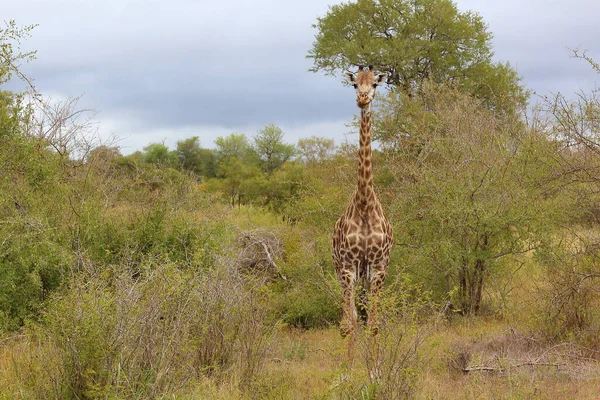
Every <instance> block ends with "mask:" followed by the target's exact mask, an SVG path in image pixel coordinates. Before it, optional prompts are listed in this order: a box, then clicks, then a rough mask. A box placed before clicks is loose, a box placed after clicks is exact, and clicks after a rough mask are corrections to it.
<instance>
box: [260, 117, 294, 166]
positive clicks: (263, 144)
mask: <svg viewBox="0 0 600 400" xmlns="http://www.w3.org/2000/svg"><path fill="white" fill-rule="evenodd" d="M254 151H255V152H256V155H257V156H258V158H260V164H261V167H262V170H263V171H264V172H266V173H267V174H269V175H270V174H272V173H273V171H274V170H275V169H277V168H279V167H281V166H282V165H283V163H285V162H286V161H288V160H289V159H291V158H292V157H293V156H294V155H295V154H296V148H295V147H294V146H292V145H290V144H286V143H284V141H283V131H282V130H281V128H279V127H278V126H275V125H273V124H270V125H267V126H265V127H264V128H263V129H261V130H260V131H258V133H257V134H256V136H255V137H254Z"/></svg>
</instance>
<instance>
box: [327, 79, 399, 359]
mask: <svg viewBox="0 0 600 400" xmlns="http://www.w3.org/2000/svg"><path fill="white" fill-rule="evenodd" d="M346 75H347V78H348V81H349V82H350V83H351V84H352V85H353V86H354V87H355V88H356V91H357V105H358V107H359V108H360V109H361V119H360V149H359V153H358V156H359V157H358V160H359V163H358V182H357V188H356V190H355V192H354V194H353V195H352V197H351V198H350V203H349V204H348V207H347V209H346V212H345V213H344V214H343V215H342V216H341V217H340V218H339V219H338V221H337V222H336V224H335V228H334V232H333V240H332V242H333V246H332V256H333V263H334V265H335V269H336V276H337V278H338V281H339V282H340V285H341V286H342V292H343V297H344V303H343V313H342V322H341V326H340V329H341V334H342V336H344V337H346V336H350V337H349V342H348V356H349V359H350V361H352V358H353V352H354V341H355V335H356V326H357V324H358V314H357V310H356V304H355V291H356V289H357V286H359V287H360V288H361V289H362V290H364V291H366V292H367V293H368V295H369V301H368V306H367V312H368V316H367V328H368V330H369V331H370V332H371V333H372V334H374V335H375V334H377V331H378V327H379V326H378V325H379V322H378V315H377V310H378V298H379V292H380V290H381V288H382V286H383V282H384V280H385V276H386V274H387V268H388V265H389V261H390V251H391V248H392V243H393V232H392V227H391V225H390V223H389V222H388V220H387V219H386V217H385V215H384V213H383V209H382V207H381V203H380V202H379V200H378V198H377V195H376V194H375V190H374V189H373V170H372V152H371V127H372V120H371V101H372V100H373V97H374V96H375V87H376V86H377V84H379V83H380V82H381V81H382V80H383V77H384V75H375V74H374V73H373V69H372V67H370V68H369V69H366V70H365V69H363V68H362V67H361V68H359V72H358V74H357V76H356V77H355V76H354V74H352V73H347V74H346Z"/></svg>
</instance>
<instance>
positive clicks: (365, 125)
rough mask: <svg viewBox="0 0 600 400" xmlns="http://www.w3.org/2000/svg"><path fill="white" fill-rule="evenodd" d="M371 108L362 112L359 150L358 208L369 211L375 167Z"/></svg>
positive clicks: (366, 108) (363, 109)
mask: <svg viewBox="0 0 600 400" xmlns="http://www.w3.org/2000/svg"><path fill="white" fill-rule="evenodd" d="M371 157H372V152H371V106H370V105H369V106H367V107H365V108H362V109H361V110H360V148H359V150H358V187H357V191H356V193H357V200H358V204H357V205H358V207H359V209H362V210H367V206H368V204H369V201H370V200H371V199H372V195H373V167H372V162H371Z"/></svg>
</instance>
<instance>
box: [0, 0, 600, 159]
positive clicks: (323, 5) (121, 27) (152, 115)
mask: <svg viewBox="0 0 600 400" xmlns="http://www.w3.org/2000/svg"><path fill="white" fill-rule="evenodd" d="M336 3H339V2H337V1H335V0H303V1H300V2H295V1H294V2H292V1H282V0H246V1H241V0H168V1H167V0H135V1H131V0H94V1H92V0H52V1H48V0H2V7H1V8H2V11H1V13H2V14H1V15H0V18H1V19H2V20H8V19H14V20H16V22H17V24H19V25H28V24H39V26H38V27H37V28H35V30H34V31H33V32H32V38H31V39H29V40H27V42H26V43H25V48H27V49H31V50H33V49H37V51H38V53H37V60H35V61H33V62H32V63H30V64H28V65H26V66H23V68H22V69H23V71H24V72H25V73H26V74H28V75H29V76H31V77H33V78H34V79H35V85H36V87H37V89H38V91H39V92H41V93H43V94H44V95H46V96H51V97H53V98H55V99H61V98H66V97H69V96H80V95H83V98H82V100H81V103H80V104H81V106H82V107H89V108H94V109H95V110H97V111H98V114H97V116H96V120H97V121H98V122H99V125H98V126H99V129H100V132H101V135H102V136H103V137H108V136H110V135H111V134H112V135H116V136H117V137H118V138H120V141H119V143H118V145H119V146H120V147H121V149H122V152H123V153H124V154H128V153H131V152H133V151H135V150H139V149H141V148H143V147H144V146H146V145H148V144H149V143H153V142H162V141H164V142H165V143H166V144H167V145H169V146H170V147H171V148H174V146H175V143H176V142H177V140H181V139H184V138H188V137H191V136H199V137H200V141H201V144H202V145H203V146H205V147H212V146H213V141H214V139H215V138H216V137H218V136H223V135H228V134H229V133H232V132H242V133H246V134H247V135H249V136H252V135H254V134H255V133H256V131H257V130H259V129H260V128H262V127H264V126H265V125H267V124H270V123H274V124H276V125H279V126H280V127H281V128H282V129H283V130H284V132H285V134H286V136H285V137H286V140H287V141H288V142H290V143H296V142H297V140H298V139H299V138H300V137H308V136H311V135H318V136H323V137H330V138H334V139H335V140H336V143H338V144H339V143H340V142H342V141H343V140H345V135H344V134H345V133H346V132H348V130H349V129H348V128H347V127H346V124H347V123H348V122H349V121H350V120H351V119H352V117H353V115H354V113H355V112H356V106H355V101H354V96H355V94H354V93H353V90H352V89H350V88H347V87H344V86H343V85H342V84H341V76H340V77H331V76H324V75H323V74H321V73H316V74H315V73H312V72H308V71H307V70H308V68H310V66H311V60H309V59H306V54H307V52H308V50H309V49H310V47H311V44H312V42H313V40H314V35H315V33H316V32H315V30H314V29H313V28H312V24H314V23H315V22H316V18H317V17H318V16H324V15H325V13H326V12H327V9H328V5H329V4H336ZM457 5H458V7H459V9H460V10H461V11H466V10H473V11H476V12H478V13H479V14H481V15H482V16H483V18H484V20H485V21H486V22H487V23H488V25H489V31H490V32H492V33H493V35H494V40H493V46H494V51H495V54H496V55H495V59H496V60H502V61H509V62H510V63H511V65H513V67H515V68H516V69H517V71H518V72H519V74H520V75H521V76H522V77H523V80H524V83H525V85H526V86H527V87H528V88H530V89H533V90H535V91H536V92H538V93H540V94H546V93H549V92H557V91H560V92H564V93H572V92H573V91H575V90H577V89H580V88H581V89H589V88H592V87H593V86H594V82H595V80H596V79H597V78H598V75H597V74H595V73H594V72H593V71H592V70H591V69H590V68H589V66H588V65H586V64H585V63H584V62H582V61H581V60H574V59H571V58H570V57H569V50H568V48H580V49H586V50H588V54H589V55H591V56H592V57H594V58H595V59H597V60H600V40H599V38H600V23H599V22H598V16H599V15H600V1H598V0H504V1H497V0H459V1H457Z"/></svg>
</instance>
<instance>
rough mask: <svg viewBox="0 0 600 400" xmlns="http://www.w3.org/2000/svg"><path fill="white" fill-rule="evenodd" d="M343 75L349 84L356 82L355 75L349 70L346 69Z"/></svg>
mask: <svg viewBox="0 0 600 400" xmlns="http://www.w3.org/2000/svg"><path fill="white" fill-rule="evenodd" d="M344 75H346V81H347V82H348V83H349V84H351V85H354V84H356V77H355V76H354V73H353V72H349V71H347V72H346V73H345V74H344Z"/></svg>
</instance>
